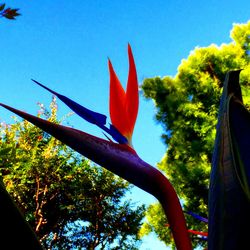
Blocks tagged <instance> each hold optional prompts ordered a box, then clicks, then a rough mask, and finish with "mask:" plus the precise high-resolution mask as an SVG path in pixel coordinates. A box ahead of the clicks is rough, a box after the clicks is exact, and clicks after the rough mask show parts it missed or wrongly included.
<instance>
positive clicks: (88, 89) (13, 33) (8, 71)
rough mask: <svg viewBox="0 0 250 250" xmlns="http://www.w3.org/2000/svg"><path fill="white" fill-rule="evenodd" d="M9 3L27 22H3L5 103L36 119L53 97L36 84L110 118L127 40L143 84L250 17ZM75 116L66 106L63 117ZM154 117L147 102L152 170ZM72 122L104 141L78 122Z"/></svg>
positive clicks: (208, 9) (241, 6) (155, 0)
mask: <svg viewBox="0 0 250 250" xmlns="http://www.w3.org/2000/svg"><path fill="white" fill-rule="evenodd" d="M6 4H7V5H8V6H11V7H18V8H20V9H21V10H20V12H21V13H22V16H20V17H18V18H17V20H16V21H8V20H5V19H0V46H1V50H0V53H1V57H0V65H1V66H0V75H1V81H0V87H1V91H0V101H1V102H3V103H6V104H8V105H11V106H13V107H16V108H19V109H22V110H25V111H27V112H29V113H32V114H36V112H37V109H38V107H37V105H36V103H37V102H42V103H44V104H45V105H49V103H50V101H51V95H50V94H49V93H48V92H46V91H45V90H44V89H41V88H40V87H38V86H36V85H35V84H34V83H32V82H31V81H30V79H31V78H34V79H36V80H38V81H40V82H41V83H43V84H45V85H47V86H48V87H51V88H52V89H54V90H56V91H58V92H59V93H62V94H66V95H67V96H68V97H70V98H72V99H74V100H75V101H77V102H79V103H81V104H82V105H85V106H86V107H88V108H90V109H93V110H94V111H97V112H100V113H103V114H106V115H108V94H109V74H108V67H107V59H108V58H110V59H111V61H112V63H113V66H114V68H115V70H116V72H117V74H118V76H119V78H120V80H121V82H122V83H123V84H124V86H125V84H126V81H127V73H128V60H127V43H128V42H129V43H130V44H131V46H132V49H133V53H134V57H135V61H136V65H137V73H138V79H139V82H140V83H142V82H143V80H144V79H145V78H148V77H154V76H165V75H171V76H174V75H175V74H176V71H177V68H178V65H179V64H180V62H181V60H182V59H183V58H186V57H187V56H188V54H189V52H190V51H191V50H192V49H194V48H195V47H196V46H208V45H210V44H211V43H216V44H221V43H227V42H230V37H229V33H230V30H231V29H232V25H233V23H245V22H247V21H248V20H249V19H250V15H249V9H250V1H248V0H245V1H244V0H238V1H232V0H227V1H225V0H222V1H215V0H210V1H203V0H200V1H196V0H194V1H188V0H186V1H182V0H175V1H174V0H170V1H164V0H162V1H160V0H144V1H135V0H130V1H129V0H128V1H124V0H116V1H114V0H113V1H111V0H95V1H93V0H92V1H91V0H88V1H87V0H85V1H83V0H75V1H64V0H60V1H59V0H54V1H49V0H43V1H39V0H37V1H7V0H6ZM58 102H59V101H58ZM68 112H69V109H68V108H67V107H66V106H65V105H64V104H62V103H61V102H59V115H64V114H66V113H68ZM154 114H155V108H154V105H153V103H152V102H151V101H146V100H145V99H143V97H142V96H140V109H139V115H138V120H137V124H136V127H135V132H134V136H133V144H134V147H135V149H136V150H137V152H138V154H139V155H140V156H141V158H142V159H144V160H145V161H147V162H148V163H150V164H151V165H153V166H155V165H156V163H157V162H159V161H160V160H161V158H162V156H163V154H164V152H165V150H166V147H165V145H164V144H163V143H162V141H161V138H160V137H161V134H162V128H161V126H160V125H159V124H157V123H156V122H155V120H154ZM10 116H11V113H9V112H7V111H5V110H3V109H1V110H0V120H1V121H9V117H10ZM69 122H70V124H71V125H73V126H74V127H75V128H79V129H82V130H84V131H86V132H88V133H91V134H94V135H97V136H102V133H101V132H100V131H99V130H98V129H96V128H95V127H93V126H91V125H89V124H87V122H85V121H83V120H81V119H79V118H77V117H76V116H73V117H71V118H70V120H69ZM131 197H132V199H133V200H134V201H137V202H144V203H146V204H149V203H151V202H155V199H154V198H153V197H152V196H150V195H148V194H147V193H145V192H142V191H139V190H138V189H134V191H133V194H132V195H131ZM141 249H145V250H146V249H149V250H151V249H165V248H164V245H162V244H161V243H160V242H159V241H158V240H157V239H156V237H154V236H151V237H148V238H145V240H144V243H143V245H142V247H141Z"/></svg>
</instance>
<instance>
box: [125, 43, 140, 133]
mask: <svg viewBox="0 0 250 250" xmlns="http://www.w3.org/2000/svg"><path fill="white" fill-rule="evenodd" d="M128 58H129V75H128V82H127V90H126V104H125V105H126V111H127V116H128V131H129V134H130V136H131V137H132V134H133V130H134V126H135V122H136V118H137V114H138V108H139V94H138V81H137V74H136V67H135V62H134V57H133V54H132V50H131V47H130V45H129V44H128Z"/></svg>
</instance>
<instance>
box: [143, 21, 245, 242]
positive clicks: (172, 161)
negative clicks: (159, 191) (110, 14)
mask: <svg viewBox="0 0 250 250" xmlns="http://www.w3.org/2000/svg"><path fill="white" fill-rule="evenodd" d="M249 34H250V22H248V23H247V24H242V25H234V27H233V30H232V32H231V37H232V38H233V40H232V41H231V42H230V43H228V44H222V45H220V46H218V45H215V44H212V45H210V46H208V47H203V48H202V47H196V48H195V49H194V50H192V51H191V52H190V54H189V56H188V57H187V58H186V59H183V60H182V62H181V64H180V65H179V67H178V72H177V74H176V75H175V76H174V77H170V76H166V77H164V78H159V77H155V78H152V79H146V80H145V81H144V83H143V85H142V89H143V91H144V95H145V96H146V97H147V98H151V99H152V100H153V101H154V103H155V106H156V108H157V113H156V118H157V120H158V121H159V122H160V123H161V125H162V126H163V128H164V129H165V132H164V134H163V136H162V137H163V139H164V142H165V143H166V145H167V151H166V154H165V156H164V157H163V159H162V161H161V162H160V163H159V164H158V167H159V168H160V169H161V170H163V171H164V172H165V174H166V175H167V176H168V177H169V179H170V180H171V182H172V183H173V185H174V187H175V189H176V190H177V192H178V194H179V195H180V197H181V198H182V199H183V202H184V206H185V208H187V210H189V211H193V212H195V213H198V214H200V215H202V216H204V217H207V199H208V185H209V173H210V168H211V159H212V151H213V146H214V139H215V132H216V123H217V115H218V108H219V103H220V97H221V93H222V86H223V82H224V79H225V75H226V73H227V72H228V71H230V70H236V69H243V70H242V72H241V79H240V81H241V87H242V93H243V99H244V103H245V106H246V107H247V108H250V90H249V89H250V85H249V82H250V63H249V52H248V51H249ZM150 211H151V212H150V216H157V212H158V211H157V212H155V214H154V210H150ZM152 211H153V212H152ZM187 220H188V224H189V226H188V227H189V228H190V225H191V227H192V229H197V230H198V229H199V230H201V231H206V229H202V227H206V226H204V225H197V222H195V221H192V219H191V218H187ZM151 229H152V230H153V231H155V232H157V234H158V235H160V234H161V232H162V231H164V230H165V228H163V227H162V228H161V226H159V227H152V228H151ZM166 239H167V238H166ZM166 242H168V241H167V240H166Z"/></svg>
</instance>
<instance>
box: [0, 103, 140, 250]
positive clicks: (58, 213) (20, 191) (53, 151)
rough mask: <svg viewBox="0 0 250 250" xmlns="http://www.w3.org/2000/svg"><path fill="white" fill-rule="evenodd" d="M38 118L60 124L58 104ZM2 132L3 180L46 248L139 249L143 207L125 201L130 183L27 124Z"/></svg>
mask: <svg viewBox="0 0 250 250" xmlns="http://www.w3.org/2000/svg"><path fill="white" fill-rule="evenodd" d="M38 116H39V117H44V118H45V119H47V120H49V121H52V122H56V123H61V122H62V121H60V120H58V118H57V104H56V100H55V99H53V101H52V102H51V105H50V111H48V110H47V109H45V108H44V106H43V105H42V104H40V110H39V112H38ZM0 133H1V139H0V173H1V175H2V177H3V181H4V183H5V185H6V188H7V190H8V192H9V193H10V194H11V195H12V197H13V199H14V200H15V202H16V204H17V205H18V207H19V208H20V209H21V211H22V212H23V214H24V216H25V218H26V220H27V221H28V222H29V223H30V225H31V226H32V228H33V230H34V231H35V232H36V234H37V236H38V238H39V239H40V241H41V242H42V244H43V246H44V247H45V248H46V249H72V248H78V249H79V248H81V249H95V248H96V247H98V249H138V245H139V243H140V240H139V237H138V231H139V228H140V226H141V223H142V222H141V221H142V218H143V216H144V207H143V206H136V204H132V203H131V202H130V200H126V197H125V194H126V192H128V191H129V189H130V188H131V185H129V184H128V182H126V181H124V180H123V179H121V178H119V177H117V176H116V175H114V174H112V173H111V172H109V171H107V170H104V169H103V168H101V167H99V166H96V165H93V164H92V163H91V162H90V161H89V160H87V159H85V158H84V157H82V156H80V155H79V154H77V153H75V152H74V151H73V150H72V149H70V148H69V147H67V146H65V145H64V144H63V143H61V142H60V141H58V140H56V139H55V138H54V137H52V136H50V135H48V134H47V133H45V132H43V131H42V130H40V129H39V128H37V127H35V126H33V125H31V124H30V123H29V122H27V121H25V120H24V121H19V120H17V119H16V118H15V121H14V123H13V124H5V123H4V122H2V123H1V125H0ZM13 240H14V236H13Z"/></svg>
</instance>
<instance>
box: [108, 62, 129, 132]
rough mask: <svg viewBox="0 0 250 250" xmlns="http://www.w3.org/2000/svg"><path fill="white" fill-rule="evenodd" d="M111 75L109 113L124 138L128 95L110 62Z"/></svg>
mask: <svg viewBox="0 0 250 250" xmlns="http://www.w3.org/2000/svg"><path fill="white" fill-rule="evenodd" d="M108 65H109V74H110V96H109V112H110V118H111V122H112V124H113V125H114V126H115V128H116V129H117V130H118V131H119V132H120V133H121V134H122V135H124V136H126V135H127V127H128V126H127V113H126V108H125V107H126V106H125V102H126V100H125V99H126V94H125V91H124V89H123V87H122V85H121V83H120V81H119V79H118V77H117V75H116V73H115V71H114V69H113V66H112V64H111V62H110V60H109V61H108Z"/></svg>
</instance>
